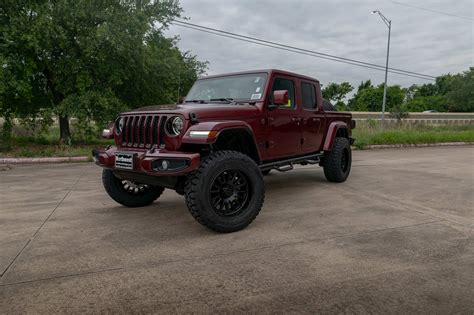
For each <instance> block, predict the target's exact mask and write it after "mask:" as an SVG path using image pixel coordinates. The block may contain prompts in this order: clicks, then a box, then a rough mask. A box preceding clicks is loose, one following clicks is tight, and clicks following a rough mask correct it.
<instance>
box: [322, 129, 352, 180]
mask: <svg viewBox="0 0 474 315" xmlns="http://www.w3.org/2000/svg"><path fill="white" fill-rule="evenodd" d="M351 165H352V152H351V145H350V143H349V140H348V139H347V138H342V137H337V138H336V139H335V140H334V145H333V147H332V151H331V152H327V153H326V154H325V156H324V163H323V167H324V175H325V176H326V179H327V180H328V181H330V182H336V183H342V182H344V181H345V180H346V179H347V177H348V176H349V173H350V172H351Z"/></svg>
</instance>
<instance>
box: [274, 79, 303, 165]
mask: <svg viewBox="0 0 474 315" xmlns="http://www.w3.org/2000/svg"><path fill="white" fill-rule="evenodd" d="M276 90H288V104H286V105H281V106H278V107H277V108H275V109H272V110H270V109H268V108H267V120H268V126H269V129H270V130H269V136H268V153H269V154H268V155H269V158H270V159H277V158H282V157H288V156H293V155H298V154H300V153H301V123H300V118H301V117H300V114H301V106H298V105H297V104H296V100H297V98H296V92H297V89H296V82H295V80H294V79H293V78H292V77H289V76H284V75H276V76H275V77H274V78H273V80H272V82H271V90H270V99H269V103H272V96H273V91H276Z"/></svg>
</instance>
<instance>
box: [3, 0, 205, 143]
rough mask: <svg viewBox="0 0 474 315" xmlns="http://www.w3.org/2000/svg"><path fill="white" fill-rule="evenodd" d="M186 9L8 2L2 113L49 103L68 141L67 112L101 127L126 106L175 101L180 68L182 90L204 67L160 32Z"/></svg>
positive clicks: (82, 1) (66, 0) (145, 0)
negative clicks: (183, 84) (182, 83)
mask: <svg viewBox="0 0 474 315" xmlns="http://www.w3.org/2000/svg"><path fill="white" fill-rule="evenodd" d="M181 12H182V9H181V7H180V6H179V3H178V2H177V1H175V0H162V1H153V0H135V1H132V0H125V1H114V0H104V1H88V0H56V1H53V0H42V1H37V0H24V1H16V0H4V1H3V3H2V6H1V8H0V27H1V29H0V30H1V35H0V36H1V37H0V62H2V66H3V73H2V74H3V76H2V80H1V81H0V84H1V86H0V93H1V94H0V104H1V108H0V110H1V113H0V114H1V115H3V116H5V115H7V116H8V115H10V116H12V115H17V116H32V115H36V114H38V113H41V112H47V110H45V109H48V108H49V109H51V112H52V113H54V114H56V115H57V116H58V117H59V123H60V134H61V135H60V138H61V139H60V141H61V142H63V143H69V142H70V137H71V133H70V130H69V117H72V116H73V117H77V118H79V120H80V121H82V122H86V123H88V122H91V121H95V122H97V124H98V125H100V124H102V123H103V122H105V121H107V120H110V119H111V118H112V117H113V116H114V115H115V114H116V113H117V111H120V110H122V109H123V108H125V107H129V108H134V107H138V106H144V105H150V104H160V103H167V102H172V101H175V100H176V99H177V97H178V95H177V94H176V91H177V86H178V85H179V81H178V75H177V69H178V68H182V69H186V70H187V71H185V72H182V73H181V74H180V78H182V79H181V81H182V82H184V83H185V86H184V87H183V92H184V90H185V88H186V86H187V85H189V82H190V81H192V80H193V79H195V78H196V77H197V76H198V75H199V74H200V73H202V71H204V69H205V66H206V65H205V64H204V63H201V62H199V61H197V60H196V59H195V57H194V56H192V55H190V54H189V53H184V54H183V53H181V52H180V51H179V50H178V48H177V47H176V41H177V39H176V38H165V36H164V35H163V30H165V29H166V28H167V27H168V25H169V23H170V22H171V21H172V19H174V18H176V17H179V16H180V14H181ZM186 84H187V85H186ZM89 125H90V124H89Z"/></svg>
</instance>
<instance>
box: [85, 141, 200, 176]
mask: <svg viewBox="0 0 474 315" xmlns="http://www.w3.org/2000/svg"><path fill="white" fill-rule="evenodd" d="M117 153H127V154H132V156H133V168H132V169H123V168H118V167H116V165H115V159H116V154H117ZM92 157H93V159H94V162H95V164H97V165H99V166H101V167H104V168H108V169H112V170H117V171H131V172H138V173H146V174H148V175H151V176H180V175H185V174H187V173H189V172H192V171H194V170H196V169H197V168H198V167H199V164H200V161H201V158H200V155H199V153H185V152H173V151H166V150H160V149H150V150H146V151H137V150H133V149H130V148H117V147H110V148H107V149H94V150H92ZM163 161H166V164H167V165H168V167H167V168H166V169H164V168H163V167H162V165H163V164H162V162H163Z"/></svg>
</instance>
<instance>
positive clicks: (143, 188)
mask: <svg viewBox="0 0 474 315" xmlns="http://www.w3.org/2000/svg"><path fill="white" fill-rule="evenodd" d="M102 183H103V184H104V188H105V190H106V191H107V193H108V194H109V196H110V197H111V198H112V199H113V200H115V201H116V202H118V203H120V204H122V205H124V206H126V207H144V206H148V205H149V204H151V203H153V201H155V200H156V199H158V197H160V196H161V194H162V193H163V191H164V190H165V188H163V187H160V186H152V185H147V184H140V183H136V182H133V181H130V180H122V179H120V178H118V177H117V176H115V175H114V173H113V172H112V171H111V170H108V169H104V170H103V171H102Z"/></svg>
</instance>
